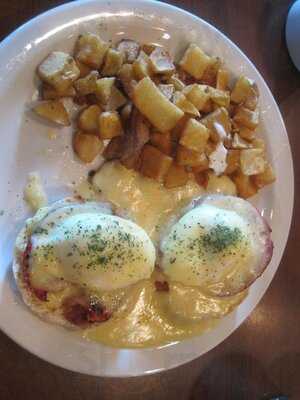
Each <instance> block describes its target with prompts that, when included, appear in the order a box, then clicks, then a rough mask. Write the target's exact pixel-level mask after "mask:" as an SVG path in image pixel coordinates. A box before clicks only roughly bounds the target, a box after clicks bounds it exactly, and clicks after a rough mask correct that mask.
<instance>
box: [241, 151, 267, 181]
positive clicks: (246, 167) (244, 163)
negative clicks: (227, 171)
mask: <svg viewBox="0 0 300 400" xmlns="http://www.w3.org/2000/svg"><path fill="white" fill-rule="evenodd" d="M240 160H241V171H242V173H243V174H244V175H257V174H261V173H263V172H264V170H265V167H266V160H265V157H264V151H263V150H262V149H245V150H241V159H240Z"/></svg>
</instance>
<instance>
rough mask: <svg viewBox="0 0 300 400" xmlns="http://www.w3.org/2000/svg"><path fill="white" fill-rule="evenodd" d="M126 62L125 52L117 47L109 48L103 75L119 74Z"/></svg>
mask: <svg viewBox="0 0 300 400" xmlns="http://www.w3.org/2000/svg"><path fill="white" fill-rule="evenodd" d="M123 62H124V54H123V53H122V52H121V51H118V50H115V49H108V50H107V52H106V56H105V61H104V66H103V68H102V71H101V73H102V75H104V76H113V75H117V74H118V72H119V71H120V68H121V66H122V64H123Z"/></svg>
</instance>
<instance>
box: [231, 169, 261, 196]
mask: <svg viewBox="0 0 300 400" xmlns="http://www.w3.org/2000/svg"><path fill="white" fill-rule="evenodd" d="M232 179H233V181H234V183H235V185H236V188H237V192H238V195H239V196H240V197H242V198H243V199H248V198H249V197H251V196H254V195H255V194H256V193H257V191H258V189H257V187H256V186H255V184H254V183H253V182H252V180H251V178H250V176H248V175H244V174H243V173H242V172H241V171H237V172H236V173H235V174H234V175H233V177H232Z"/></svg>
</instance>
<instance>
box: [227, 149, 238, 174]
mask: <svg viewBox="0 0 300 400" xmlns="http://www.w3.org/2000/svg"><path fill="white" fill-rule="evenodd" d="M226 162H227V167H226V169H225V171H224V174H226V175H230V174H232V173H233V172H235V171H237V170H238V168H239V167H240V150H235V149H230V150H228V152H227V158H226Z"/></svg>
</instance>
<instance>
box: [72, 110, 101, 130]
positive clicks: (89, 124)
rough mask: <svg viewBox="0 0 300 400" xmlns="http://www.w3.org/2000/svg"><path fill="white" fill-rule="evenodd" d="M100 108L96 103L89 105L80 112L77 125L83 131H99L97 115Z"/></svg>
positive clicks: (99, 112)
mask: <svg viewBox="0 0 300 400" xmlns="http://www.w3.org/2000/svg"><path fill="white" fill-rule="evenodd" d="M100 114H101V108H100V107H99V106H97V105H96V104H94V105H92V106H89V107H88V108H86V109H85V110H83V111H82V112H81V114H80V115H79V118H78V126H79V128H80V129H82V130H83V131H84V132H88V133H98V131H99V116H100Z"/></svg>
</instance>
